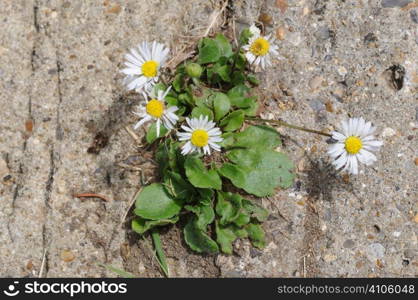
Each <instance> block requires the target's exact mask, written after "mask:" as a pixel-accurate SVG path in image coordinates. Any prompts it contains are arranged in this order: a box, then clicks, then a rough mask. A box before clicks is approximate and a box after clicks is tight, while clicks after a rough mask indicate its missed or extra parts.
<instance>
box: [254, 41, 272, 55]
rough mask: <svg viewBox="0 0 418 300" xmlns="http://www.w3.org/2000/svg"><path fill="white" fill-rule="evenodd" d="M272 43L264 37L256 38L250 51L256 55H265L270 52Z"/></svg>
mask: <svg viewBox="0 0 418 300" xmlns="http://www.w3.org/2000/svg"><path fill="white" fill-rule="evenodd" d="M269 49H270V43H269V42H268V41H267V40H266V39H265V38H262V37H259V38H258V39H256V40H255V41H254V42H253V43H252V44H251V46H250V52H251V53H252V54H254V55H256V56H264V55H266V54H267V53H268V52H269Z"/></svg>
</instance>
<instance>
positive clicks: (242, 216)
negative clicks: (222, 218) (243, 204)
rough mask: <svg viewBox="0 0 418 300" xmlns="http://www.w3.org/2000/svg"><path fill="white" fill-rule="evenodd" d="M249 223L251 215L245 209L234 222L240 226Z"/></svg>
mask: <svg viewBox="0 0 418 300" xmlns="http://www.w3.org/2000/svg"><path fill="white" fill-rule="evenodd" d="M248 223H250V216H249V214H248V213H247V212H244V211H241V212H240V213H239V215H238V217H237V218H236V219H235V220H234V224H236V225H237V226H239V227H242V226H244V225H246V224H248Z"/></svg>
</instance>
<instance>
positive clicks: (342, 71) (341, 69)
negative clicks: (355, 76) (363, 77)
mask: <svg viewBox="0 0 418 300" xmlns="http://www.w3.org/2000/svg"><path fill="white" fill-rule="evenodd" d="M337 72H338V74H340V76H343V77H344V76H345V75H347V69H346V68H345V67H343V66H341V67H338V69H337Z"/></svg>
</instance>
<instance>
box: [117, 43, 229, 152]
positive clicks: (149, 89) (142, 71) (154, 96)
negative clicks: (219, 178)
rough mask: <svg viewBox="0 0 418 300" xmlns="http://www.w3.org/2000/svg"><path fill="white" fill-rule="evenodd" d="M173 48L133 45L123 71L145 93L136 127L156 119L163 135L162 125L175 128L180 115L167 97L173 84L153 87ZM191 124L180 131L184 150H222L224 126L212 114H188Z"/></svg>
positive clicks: (130, 85) (129, 86)
mask: <svg viewBox="0 0 418 300" xmlns="http://www.w3.org/2000/svg"><path fill="white" fill-rule="evenodd" d="M168 53H169V49H168V48H167V47H165V46H164V45H163V44H160V43H157V42H155V41H154V42H153V43H147V42H143V43H142V44H140V45H138V46H137V48H134V49H131V50H130V53H127V54H126V56H125V57H126V62H125V66H126V68H124V69H123V70H122V73H124V74H125V75H126V77H125V80H124V82H125V84H126V87H127V89H128V90H135V91H137V92H140V93H142V95H143V96H144V99H145V102H142V103H140V105H139V106H138V111H136V112H135V114H136V115H137V116H139V117H140V120H139V121H138V122H137V123H136V124H135V126H134V129H137V128H139V127H141V126H142V125H143V124H145V123H147V122H149V121H152V120H154V121H156V130H157V137H158V136H159V135H160V131H161V125H163V126H164V127H165V128H166V129H168V130H173V129H174V128H175V127H176V123H177V122H178V120H179V117H178V116H177V115H176V111H177V110H178V107H177V106H168V105H167V102H166V100H165V97H166V96H167V94H168V93H169V92H170V89H171V86H170V87H169V88H168V89H167V90H166V91H161V90H159V91H157V92H156V93H155V91H154V90H153V87H154V85H155V84H156V83H157V82H158V79H159V76H160V70H161V68H162V66H163V65H164V63H165V62H166V61H167V56H168ZM186 124H187V125H181V128H182V129H183V130H184V132H177V135H178V137H179V140H180V141H185V144H184V145H183V147H182V154H183V155H187V154H190V153H193V152H199V153H201V152H203V153H204V154H210V153H211V150H215V151H220V150H221V147H220V145H219V143H220V142H222V141H223V138H222V137H221V135H222V132H221V130H220V129H219V128H218V127H216V124H215V122H212V121H210V120H209V119H208V117H207V116H206V117H203V116H200V117H199V118H191V119H190V118H186Z"/></svg>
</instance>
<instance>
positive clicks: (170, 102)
mask: <svg viewBox="0 0 418 300" xmlns="http://www.w3.org/2000/svg"><path fill="white" fill-rule="evenodd" d="M164 99H165V101H167V104H168V106H178V105H179V101H178V99H177V97H174V96H169V95H167V96H165V98H164ZM176 113H178V112H176Z"/></svg>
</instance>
